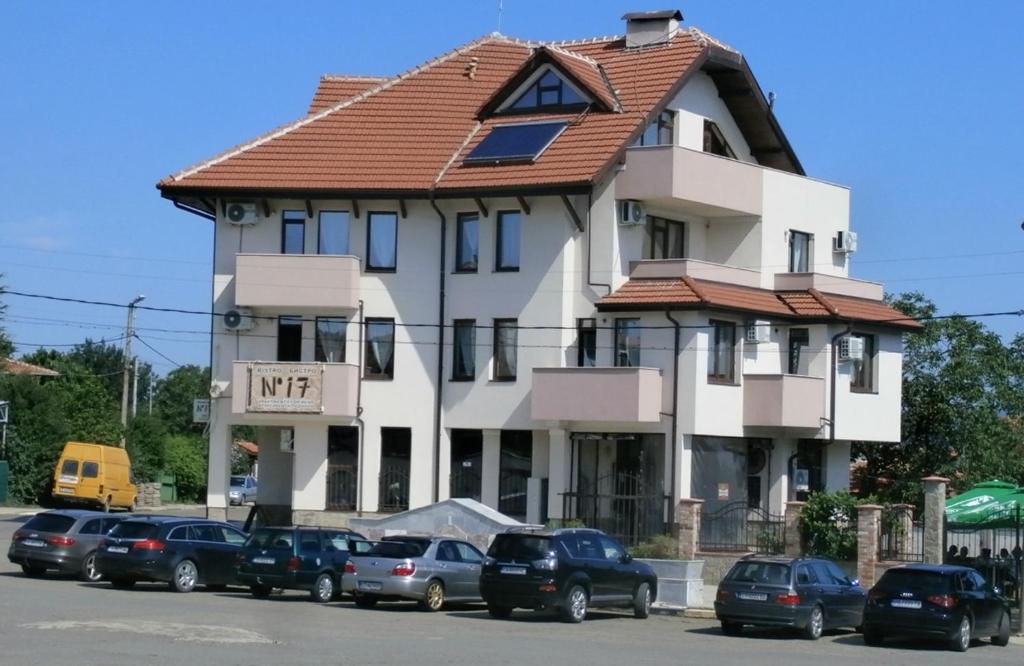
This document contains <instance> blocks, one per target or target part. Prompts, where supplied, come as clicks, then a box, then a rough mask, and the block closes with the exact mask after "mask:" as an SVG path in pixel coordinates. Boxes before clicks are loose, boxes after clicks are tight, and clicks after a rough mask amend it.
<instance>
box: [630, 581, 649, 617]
mask: <svg viewBox="0 0 1024 666" xmlns="http://www.w3.org/2000/svg"><path fill="white" fill-rule="evenodd" d="M650 614H651V585H650V583H640V586H639V587H638V588H636V594H634V595H633V617H635V618H639V619H641V620H643V619H644V618H646V617H647V616H648V615H650Z"/></svg>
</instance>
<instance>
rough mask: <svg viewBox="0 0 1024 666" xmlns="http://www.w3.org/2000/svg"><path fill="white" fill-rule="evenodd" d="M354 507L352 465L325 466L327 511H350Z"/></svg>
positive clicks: (354, 484) (354, 472) (353, 471)
mask: <svg viewBox="0 0 1024 666" xmlns="http://www.w3.org/2000/svg"><path fill="white" fill-rule="evenodd" d="M355 507H356V469H355V466H354V465H328V466H327V509H328V510H329V511H352V510H353V509H355Z"/></svg>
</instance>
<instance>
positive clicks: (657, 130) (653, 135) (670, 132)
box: [633, 111, 676, 146]
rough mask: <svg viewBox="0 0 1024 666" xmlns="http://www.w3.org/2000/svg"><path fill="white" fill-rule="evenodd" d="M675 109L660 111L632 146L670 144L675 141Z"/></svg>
mask: <svg viewBox="0 0 1024 666" xmlns="http://www.w3.org/2000/svg"><path fill="white" fill-rule="evenodd" d="M675 126H676V113H675V111H662V112H661V113H659V114H658V117H657V118H655V119H654V120H652V121H651V124H650V125H648V126H647V129H645V130H644V133H643V134H641V135H640V136H639V137H637V140H636V143H634V144H633V145H634V146H671V145H673V144H674V143H675Z"/></svg>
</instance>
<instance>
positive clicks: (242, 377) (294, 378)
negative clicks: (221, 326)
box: [231, 361, 359, 418]
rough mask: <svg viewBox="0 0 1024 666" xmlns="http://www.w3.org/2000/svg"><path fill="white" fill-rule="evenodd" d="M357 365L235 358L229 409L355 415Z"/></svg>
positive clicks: (252, 413)
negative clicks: (237, 359)
mask: <svg viewBox="0 0 1024 666" xmlns="http://www.w3.org/2000/svg"><path fill="white" fill-rule="evenodd" d="M358 384H359V366H357V365H353V364H350V363H267V362H262V361H235V362H234V367H233V368H232V388H231V411H232V413H234V414H236V415H244V416H247V417H259V416H261V415H277V416H280V415H288V416H294V417H296V418H339V417H340V418H354V417H355V416H356V394H357V390H358Z"/></svg>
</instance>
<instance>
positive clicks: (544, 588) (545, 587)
mask: <svg viewBox="0 0 1024 666" xmlns="http://www.w3.org/2000/svg"><path fill="white" fill-rule="evenodd" d="M538 589H539V590H540V591H541V592H557V591H558V587H557V586H555V585H541V586H540V588H538Z"/></svg>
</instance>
